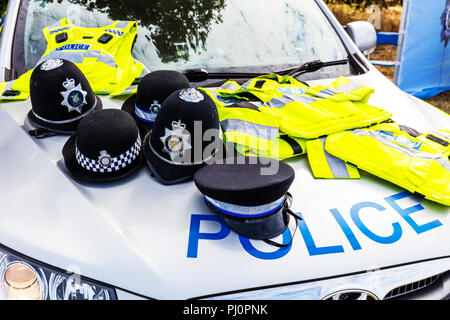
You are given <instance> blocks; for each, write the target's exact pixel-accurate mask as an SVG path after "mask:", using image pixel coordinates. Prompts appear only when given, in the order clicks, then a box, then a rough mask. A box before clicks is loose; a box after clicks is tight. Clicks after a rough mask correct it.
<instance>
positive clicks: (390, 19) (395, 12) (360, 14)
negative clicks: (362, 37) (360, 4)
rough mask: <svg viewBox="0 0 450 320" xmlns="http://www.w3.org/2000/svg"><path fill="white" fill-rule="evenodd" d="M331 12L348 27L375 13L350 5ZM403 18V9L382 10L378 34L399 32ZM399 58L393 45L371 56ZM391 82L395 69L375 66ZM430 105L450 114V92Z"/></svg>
mask: <svg viewBox="0 0 450 320" xmlns="http://www.w3.org/2000/svg"><path fill="white" fill-rule="evenodd" d="M330 9H331V11H332V12H333V13H334V15H335V16H336V18H337V19H338V20H339V22H340V23H341V24H342V25H346V24H348V23H349V22H352V21H358V20H364V21H368V19H369V18H370V17H371V16H372V15H373V12H366V11H363V10H355V9H354V8H352V7H351V6H348V5H331V6H330ZM401 17H402V7H401V6H396V7H391V8H387V9H383V10H381V19H380V28H379V29H378V30H377V32H398V30H399V29H400V21H401ZM396 57H397V47H396V46H392V45H378V46H377V49H376V51H375V52H374V53H372V54H371V55H370V56H369V59H370V60H382V61H395V60H396ZM375 67H376V68H377V69H378V70H380V72H382V73H383V74H384V75H385V76H386V77H387V78H389V79H390V80H391V81H392V80H393V79H394V68H393V67H384V66H375ZM425 101H427V102H428V103H430V104H432V105H434V106H436V107H437V108H439V109H441V110H443V111H444V112H446V113H448V114H450V91H447V92H443V93H441V94H439V95H437V96H435V97H432V98H430V99H426V100H425Z"/></svg>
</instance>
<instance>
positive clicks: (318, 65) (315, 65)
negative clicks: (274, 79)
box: [274, 59, 350, 77]
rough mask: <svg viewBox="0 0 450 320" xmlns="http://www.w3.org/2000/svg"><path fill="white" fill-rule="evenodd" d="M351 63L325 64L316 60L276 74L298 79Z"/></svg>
mask: <svg viewBox="0 0 450 320" xmlns="http://www.w3.org/2000/svg"><path fill="white" fill-rule="evenodd" d="M349 62H350V60H349V59H343V60H336V61H328V62H323V61H321V60H314V61H310V62H306V63H304V64H302V65H300V66H297V67H293V68H289V69H284V70H280V71H276V72H274V73H276V74H279V75H281V76H284V75H287V76H291V77H298V76H300V75H302V74H304V73H308V72H315V71H317V70H320V69H322V68H324V67H331V66H338V65H343V64H347V63H349Z"/></svg>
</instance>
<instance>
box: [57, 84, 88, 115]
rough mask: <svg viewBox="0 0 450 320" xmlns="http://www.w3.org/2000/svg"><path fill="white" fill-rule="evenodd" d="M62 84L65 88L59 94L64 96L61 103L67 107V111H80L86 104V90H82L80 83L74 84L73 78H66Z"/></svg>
mask: <svg viewBox="0 0 450 320" xmlns="http://www.w3.org/2000/svg"><path fill="white" fill-rule="evenodd" d="M62 85H63V87H64V88H66V89H67V90H66V91H63V92H61V95H62V96H63V98H64V99H63V101H62V102H61V105H62V106H65V107H67V111H68V112H70V111H72V110H75V111H77V112H79V113H81V108H82V107H83V106H84V105H85V104H87V101H86V96H87V92H86V91H83V89H82V88H81V83H79V84H78V85H77V86H75V80H74V79H66V81H64V82H63V84H62Z"/></svg>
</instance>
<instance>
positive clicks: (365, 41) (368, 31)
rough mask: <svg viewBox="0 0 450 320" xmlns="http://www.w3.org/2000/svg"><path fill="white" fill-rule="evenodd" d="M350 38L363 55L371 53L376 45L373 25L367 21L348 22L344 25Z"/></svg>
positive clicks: (375, 33)
mask: <svg viewBox="0 0 450 320" xmlns="http://www.w3.org/2000/svg"><path fill="white" fill-rule="evenodd" d="M345 31H347V33H348V35H349V36H350V38H351V39H352V40H353V42H354V43H355V44H356V46H357V47H358V49H359V50H360V51H361V52H362V53H363V54H364V55H365V56H368V55H369V54H371V53H373V52H374V51H375V49H376V47H377V32H376V31H375V28H374V26H373V25H372V24H371V23H369V22H367V21H355V22H350V23H349V24H348V25H347V26H346V27H345Z"/></svg>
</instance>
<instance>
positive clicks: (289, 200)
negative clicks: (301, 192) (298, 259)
mask: <svg viewBox="0 0 450 320" xmlns="http://www.w3.org/2000/svg"><path fill="white" fill-rule="evenodd" d="M284 204H285V205H284V207H283V213H287V214H289V215H291V216H292V217H294V219H295V230H294V233H291V234H292V236H291V240H289V242H288V243H286V244H285V243H278V242H275V241H273V240H270V239H264V240H263V241H264V242H265V243H267V244H270V245H273V246H275V247H278V248H286V247H289V246H290V245H291V243H292V241H293V240H294V236H295V233H296V232H297V229H298V220H303V218H302V217H300V216H299V215H297V214H295V213H294V212H293V211H292V210H291V209H290V208H291V204H292V195H291V194H290V193H289V192H288V193H287V194H286V201H285V203H284ZM286 228H289V224H288V225H287V227H286Z"/></svg>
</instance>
